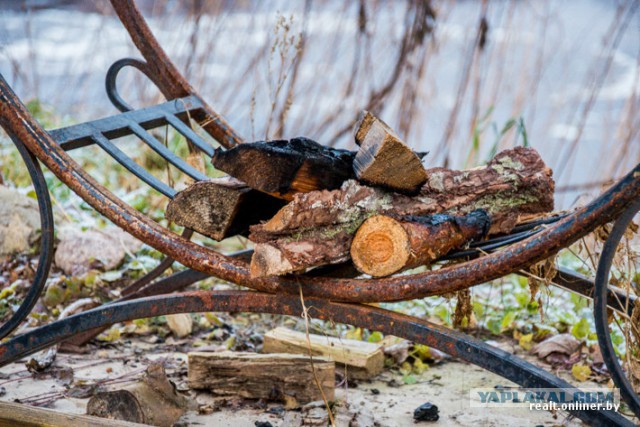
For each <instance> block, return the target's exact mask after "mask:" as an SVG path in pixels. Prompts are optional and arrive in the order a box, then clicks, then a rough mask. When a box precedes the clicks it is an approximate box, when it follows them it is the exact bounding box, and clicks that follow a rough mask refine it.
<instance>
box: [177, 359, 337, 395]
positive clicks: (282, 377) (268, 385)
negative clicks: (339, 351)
mask: <svg viewBox="0 0 640 427" xmlns="http://www.w3.org/2000/svg"><path fill="white" fill-rule="evenodd" d="M188 359H189V373H188V381H189V387H191V388H193V389H207V390H209V391H211V392H212V393H213V394H216V395H221V396H240V397H243V398H247V399H265V400H276V401H283V402H287V403H288V404H289V405H290V402H291V400H292V399H294V400H295V401H296V402H297V403H298V404H304V403H308V402H313V401H316V400H323V397H322V392H321V391H320V389H319V388H318V385H317V384H316V381H315V378H316V377H317V378H318V382H319V383H320V385H321V387H322V391H323V392H324V396H325V397H326V399H327V400H333V399H334V386H335V363H334V362H333V361H330V360H329V359H326V358H322V357H314V358H313V366H312V365H311V362H310V359H309V357H307V356H301V355H293V354H257V353H240V352H220V353H205V352H192V353H189V355H188ZM314 368H315V376H314Z"/></svg>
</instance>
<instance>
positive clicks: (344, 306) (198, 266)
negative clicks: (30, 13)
mask: <svg viewBox="0 0 640 427" xmlns="http://www.w3.org/2000/svg"><path fill="white" fill-rule="evenodd" d="M111 2H112V4H113V7H114V9H115V11H116V13H117V15H118V17H119V18H120V20H121V21H122V23H123V25H124V26H125V28H126V29H127V31H128V32H129V34H130V35H131V38H132V40H133V43H134V44H135V45H136V47H137V48H138V50H139V51H140V53H141V54H142V57H143V58H144V61H140V60H135V59H123V60H120V61H117V62H116V63H115V64H114V65H113V66H112V67H111V68H110V69H109V71H108V73H107V94H108V96H109V98H110V99H111V101H112V102H113V103H114V105H115V106H116V107H117V108H118V109H119V110H120V111H122V113H120V114H118V115H115V116H113V117H109V118H105V119H100V120H96V121H92V122H88V123H83V124H79V125H75V126H71V127H68V128H64V129H59V130H53V131H46V130H45V129H43V128H42V127H41V126H40V124H38V122H37V121H36V120H35V119H34V118H33V116H32V115H31V114H30V113H29V112H28V111H27V109H26V108H25V106H24V104H23V103H22V102H21V101H20V100H19V99H18V97H17V96H16V95H15V93H14V92H13V90H12V89H11V88H10V87H9V85H8V84H7V82H6V81H5V79H4V78H3V77H2V76H1V75H0V125H1V126H2V127H3V128H4V129H5V131H6V132H7V133H8V134H9V136H10V137H11V138H12V140H13V142H14V143H15V145H16V147H17V148H18V150H19V152H20V154H21V156H22V158H23V160H24V162H25V164H26V166H27V168H28V171H29V174H30V176H31V178H32V181H33V185H34V188H35V192H36V196H37V200H38V205H39V209H40V215H41V229H42V238H41V241H40V260H39V263H38V268H37V271H36V275H35V279H34V282H33V284H32V286H31V288H30V289H29V291H28V294H27V295H26V297H25V299H24V301H23V303H22V305H21V307H20V308H19V309H18V310H17V312H16V313H14V315H13V317H12V318H11V319H10V320H9V321H8V322H6V323H5V324H4V325H2V327H0V338H2V337H5V336H7V335H8V334H9V333H10V332H11V331H13V330H14V329H15V328H16V327H17V326H18V325H19V324H20V323H21V322H22V321H23V320H24V319H25V318H26V316H27V315H28V314H29V312H30V311H31V309H32V308H33V306H34V305H35V303H36V301H37V299H38V297H39V296H40V294H41V292H42V290H43V288H44V284H45V281H46V279H47V276H48V273H49V269H50V267H51V260H52V255H53V227H54V225H53V214H52V209H51V202H50V199H49V193H48V190H47V187H46V182H45V180H44V177H43V173H42V170H41V169H40V165H39V163H38V160H39V161H40V162H42V164H44V165H45V166H46V167H47V168H48V169H49V170H50V171H52V172H53V173H54V174H55V176H57V177H58V179H60V180H61V181H62V182H63V183H64V184H65V185H67V186H68V187H69V188H70V189H71V190H73V191H74V192H75V193H76V194H78V195H79V196H80V197H81V198H82V199H84V200H85V201H86V202H87V203H88V204H89V205H91V206H92V207H93V208H94V209H96V210H97V211H98V212H100V213H101V214H102V215H104V216H106V217H107V218H109V219H110V220H111V221H112V222H114V223H115V224H116V225H118V226H119V227H121V228H122V229H123V230H125V231H126V232H128V233H130V234H131V235H133V236H135V237H136V238H138V239H139V240H141V241H143V242H145V243H147V244H148V245H150V246H152V247H154V248H155V249H157V250H158V251H160V252H162V253H164V254H165V255H166V256H167V258H166V259H165V260H163V261H162V262H161V263H160V265H159V266H158V267H157V268H156V269H154V270H153V271H152V272H150V273H149V274H148V275H147V276H145V277H144V278H142V279H140V280H139V281H138V282H136V283H135V284H134V285H132V287H130V288H131V289H129V291H130V292H128V293H126V294H125V295H126V297H125V300H123V301H119V302H114V303H109V304H106V305H103V306H100V307H98V308H95V309H92V310H89V311H86V312H83V313H80V314H77V315H74V316H71V317H68V318H66V319H63V320H58V321H55V322H53V323H51V324H48V325H45V326H42V327H39V328H37V329H35V330H32V331H30V332H27V333H25V334H22V335H19V336H16V337H14V338H12V339H10V340H8V341H6V342H4V343H3V344H0V366H2V365H5V364H7V363H10V362H13V361H15V360H18V359H19V358H21V357H24V356H26V355H28V354H31V353H34V352H36V351H38V350H41V349H43V348H46V347H48V346H51V345H53V344H55V343H59V342H61V341H64V340H66V339H69V338H71V337H73V336H76V335H78V334H81V333H83V332H84V333H86V332H87V331H90V330H92V329H95V328H98V327H101V326H105V325H110V324H113V323H117V322H122V321H127V320H132V319H137V318H144V317H152V316H159V315H165V314H171V313H184V312H206V311H229V312H260V313H273V314H286V315H292V316H299V315H301V314H302V312H303V307H302V301H301V295H304V304H305V305H306V307H307V308H308V309H309V310H310V312H311V313H312V314H313V316H314V317H318V318H320V319H326V320H331V321H334V322H340V323H346V324H351V325H355V326H359V327H364V328H369V329H372V330H376V331H381V332H383V333H386V334H392V335H396V336H400V337H404V338H407V339H409V340H412V341H415V342H418V343H422V344H426V345H428V346H431V347H434V348H437V349H440V350H442V351H444V352H446V353H448V354H450V355H451V356H454V357H457V358H460V359H462V360H465V361H468V362H470V363H473V364H475V365H477V366H480V367H482V368H485V369H487V370H489V371H491V372H494V373H496V374H498V375H501V376H503V377H504V378H507V379H509V380H511V381H513V382H515V383H517V384H519V385H521V386H523V387H528V388H538V387H540V388H561V389H564V390H565V391H566V392H567V393H575V392H577V391H578V390H577V389H576V388H574V387H573V386H571V385H570V384H569V383H567V382H565V381H563V380H561V379H559V378H558V377H556V376H554V375H552V374H550V373H548V372H546V371H544V370H543V369H540V368H538V367H536V366H534V365H532V364H530V363H528V362H525V361H524V360H522V359H520V358H518V357H516V356H514V355H512V354H510V353H507V352H505V351H502V350H500V349H497V348H495V347H491V346H489V345H487V344H485V343H484V342H482V341H480V340H478V339H475V338H473V337H471V336H468V335H466V334H464V333H461V332H459V331H456V330H452V329H449V328H446V327H443V326H439V325H436V324H433V323H431V322H428V321H426V320H423V319H419V318H415V317H410V316H406V315H403V314H399V313H395V312H393V311H390V310H384V309H381V308H376V307H372V306H369V305H364V304H363V303H370V302H391V301H404V300H411V299H417V298H425V297H429V296H434V295H442V294H446V293H450V292H454V291H459V290H462V289H466V288H469V287H471V286H474V285H478V284H481V283H485V282H488V281H491V280H494V279H497V278H500V277H503V276H505V275H507V274H510V273H517V272H518V271H519V270H521V269H523V268H526V267H528V266H530V265H532V264H534V263H536V262H539V261H541V260H544V259H545V258H548V257H550V256H553V255H554V254H556V253H557V252H558V251H560V250H561V249H563V248H565V247H568V246H569V245H571V244H572V243H574V242H576V241H577V240H579V239H580V238H582V237H583V236H585V235H586V234H588V233H590V232H592V231H593V230H595V229H596V228H597V227H599V226H601V225H603V224H606V223H608V222H611V221H616V223H615V226H614V231H613V232H612V233H611V235H610V236H609V238H608V240H607V242H606V244H605V250H604V252H603V254H602V256H601V259H600V265H599V267H598V271H597V276H596V280H595V283H594V282H592V281H590V280H587V279H585V278H583V277H581V276H580V275H578V274H576V273H574V272H571V271H567V270H561V271H560V272H559V274H558V275H557V276H556V278H555V279H554V281H555V283H556V284H560V285H561V286H563V287H567V288H569V289H570V290H572V291H575V292H579V293H581V294H583V295H586V296H592V297H594V299H595V315H596V323H597V328H598V337H599V341H600V346H601V349H602V353H603V357H604V360H605V363H606V365H607V367H608V368H609V370H610V372H611V374H612V377H613V379H614V382H615V384H616V386H617V387H619V388H620V390H621V395H622V397H623V398H624V400H625V401H626V402H627V404H628V405H629V407H630V408H631V409H632V410H633V411H634V413H635V414H636V415H637V416H640V399H639V398H638V396H637V395H636V394H635V393H634V392H633V389H632V388H631V385H630V384H629V382H628V380H627V379H626V377H625V376H624V372H623V371H622V369H621V367H620V365H619V363H618V360H617V357H616V356H615V353H614V352H613V347H612V345H611V341H610V337H609V330H608V326H607V310H608V309H615V310H624V309H625V307H626V309H627V310H628V306H629V304H628V303H627V302H628V301H627V300H626V295H624V294H621V293H619V292H618V293H616V295H615V298H614V297H613V293H615V292H616V291H614V290H612V289H610V288H609V287H608V277H609V270H610V267H611V263H612V258H613V254H614V253H615V250H616V247H617V245H618V243H619V241H620V239H621V238H622V233H623V232H624V230H625V229H626V227H627V226H628V224H629V222H630V221H631V219H632V218H633V216H634V215H635V214H636V213H637V212H638V211H639V210H640V164H639V165H637V166H636V167H635V168H633V170H632V171H630V172H629V173H628V174H627V175H626V176H625V177H624V178H622V179H621V180H620V181H618V182H617V183H615V184H614V185H613V186H612V187H611V188H609V189H608V190H607V191H606V192H604V193H603V194H602V195H601V196H599V197H598V198H597V199H595V200H594V201H592V202H591V203H590V204H588V205H587V206H585V207H583V208H580V209H578V210H576V211H575V212H573V213H571V214H569V215H565V216H562V217H558V218H556V219H555V220H554V221H551V222H550V223H549V224H546V225H545V227H537V228H536V229H535V232H533V231H532V232H529V231H527V230H524V231H523V232H521V233H520V235H519V236H518V238H513V239H511V240H509V239H506V242H507V243H510V245H509V246H508V250H502V251H495V252H492V253H490V254H488V255H484V256H481V257H477V256H476V257H474V256H470V257H469V259H468V260H466V261H464V262H461V263H456V264H454V265H449V266H446V267H443V268H441V269H438V270H433V271H428V272H424V273H419V274H414V275H408V276H399V277H391V278H384V279H340V278H330V277H306V276H291V277H288V276H287V277H275V278H260V279H256V278H251V277H250V274H249V268H248V263H247V260H246V257H244V256H243V255H246V253H241V254H236V256H234V255H231V256H228V255H223V254H221V253H219V252H216V251H215V250H213V249H210V248H206V247H203V246H200V245H198V244H196V243H194V242H192V241H191V240H190V237H191V234H192V233H191V231H189V230H185V232H184V233H183V234H182V235H178V234H176V233H174V232H172V231H170V230H168V229H166V228H164V227H162V226H160V225H159V224H158V223H156V222H154V221H152V220H151V219H149V218H148V217H146V216H145V215H143V214H142V213H140V212H138V211H136V210H134V209H133V208H132V207H130V206H128V205H127V204H125V203H124V202H123V201H121V200H120V199H118V198H117V197H116V196H115V195H114V194H112V193H111V192H110V191H109V190H107V189H106V188H104V187H103V186H102V185H100V184H99V183H98V182H96V181H95V180H94V179H93V178H92V177H91V176H89V175H88V174H87V173H86V172H85V171H84V170H82V168H81V167H80V165H78V163H76V162H75V161H74V160H73V159H72V158H71V157H70V156H69V155H68V154H67V151H70V150H75V149H80V148H82V147H85V146H88V145H93V144H95V145H98V146H99V147H101V148H102V149H103V150H104V151H105V152H107V153H108V154H109V155H111V156H112V157H113V158H114V159H116V160H117V161H118V162H119V163H121V164H122V165H123V166H124V167H125V168H126V169H128V170H129V171H130V172H131V173H133V174H134V175H136V176H137V177H138V178H140V179H141V180H143V181H144V182H146V183H147V184H149V185H150V186H151V187H153V188H154V189H155V190H157V191H159V192H160V193H162V194H164V195H165V196H167V197H169V198H171V197H173V196H174V195H175V190H174V189H172V188H171V187H170V186H168V185H167V184H165V183H164V182H162V181H160V180H159V179H157V178H155V177H153V176H152V175H151V174H149V173H148V172H147V171H146V170H144V168H142V167H141V166H140V165H138V164H137V163H135V162H134V161H133V160H132V159H131V158H129V157H127V156H126V154H125V153H123V152H122V151H121V150H120V149H119V148H118V146H117V144H116V143H114V142H112V140H113V139H115V138H119V137H121V136H124V135H135V136H136V137H137V138H138V139H139V140H140V141H142V143H144V144H147V145H148V146H149V147H150V148H151V149H153V150H154V151H156V152H157V153H158V154H159V155H161V156H162V157H163V158H165V159H166V160H167V161H168V162H169V163H171V164H172V165H174V166H175V167H177V168H178V169H180V170H181V171H182V172H184V173H186V174H187V175H189V176H191V177H192V178H194V179H196V180H200V179H206V176H204V175H203V174H202V173H201V172H199V171H197V170H195V169H194V168H192V167H191V166H190V165H189V164H187V163H186V162H185V161H184V160H182V159H180V158H179V157H177V156H176V155H175V154H173V152H171V151H170V150H168V149H167V148H166V147H165V146H164V145H163V144H161V143H160V142H159V141H158V140H157V139H156V138H154V137H153V136H152V135H151V134H150V133H149V132H148V131H149V130H151V129H153V128H157V127H159V126H165V125H169V126H171V127H173V128H174V129H176V131H178V132H179V133H180V134H182V135H183V136H184V137H185V138H186V139H187V140H188V141H189V143H190V144H191V148H193V149H197V150H200V151H202V152H204V153H206V154H208V155H211V154H212V153H213V147H212V146H211V145H210V144H209V143H207V142H206V141H204V140H203V139H202V138H200V137H199V136H198V134H197V133H196V132H194V130H193V129H192V128H191V126H190V123H191V120H190V119H193V120H195V121H196V122H198V123H200V124H201V126H202V128H203V129H204V131H205V132H207V133H208V134H209V135H210V136H211V137H213V138H214V139H215V140H216V141H217V142H218V143H219V144H220V145H221V146H223V147H225V148H230V147H233V146H235V145H237V144H241V143H242V142H243V139H242V138H241V137H240V136H239V135H238V134H237V133H236V132H235V131H234V130H233V129H232V128H231V127H230V126H229V125H228V124H227V123H226V122H225V121H224V119H223V118H222V117H221V116H219V115H218V114H217V113H215V112H214V111H213V109H212V108H211V107H210V106H209V105H208V104H207V103H206V102H205V101H204V100H203V99H202V98H201V97H200V96H199V95H198V94H197V93H196V91H195V90H194V89H193V88H192V87H191V85H190V84H189V83H188V82H187V81H186V80H185V79H184V77H183V76H182V75H181V74H180V72H179V71H178V70H177V68H176V67H175V66H174V64H173V63H172V62H171V61H170V59H169V58H168V57H167V55H166V54H165V53H164V51H163V50H162V49H161V47H160V46H159V44H158V42H157V41H156V39H155V37H154V36H153V34H152V33H151V31H150V29H149V27H148V25H147V23H146V22H145V20H144V18H143V17H142V15H141V13H140V11H139V9H138V8H137V6H136V5H135V3H134V2H133V1H127V0H111ZM126 66H132V67H135V68H137V69H139V70H140V71H142V72H143V73H144V74H146V75H147V76H148V77H149V78H150V79H151V80H152V81H153V82H154V83H155V85H156V86H157V87H158V88H159V89H160V91H161V92H162V93H163V95H164V96H165V98H166V99H167V102H165V103H163V104H160V105H157V106H153V107H150V108H143V109H139V110H133V109H131V108H130V107H129V106H128V105H127V104H126V102H125V101H124V100H123V99H122V98H121V97H120V95H119V94H118V92H117V90H116V77H117V74H118V72H119V71H120V70H121V69H122V68H123V67H126ZM530 228H531V227H530ZM503 240H504V239H503ZM502 243H504V242H502ZM498 246H500V245H498ZM462 255H464V256H468V255H473V254H468V253H467V254H465V253H463V254H462ZM174 260H175V261H178V262H180V263H181V264H183V265H185V266H186V267H187V268H188V269H187V270H185V271H182V272H179V273H175V274H173V275H171V276H168V277H166V278H163V279H159V280H156V279H157V278H158V277H159V276H160V275H161V274H162V272H164V271H165V270H166V269H167V268H168V267H169V266H171V264H172V263H173V262H174ZM209 276H215V277H218V278H220V279H223V280H226V281H229V282H233V283H235V284H238V285H241V286H243V287H246V288H249V289H251V290H248V291H197V292H182V293H174V294H168V293H170V292H174V291H176V290H180V289H183V288H184V287H185V286H187V285H189V284H191V283H195V282H197V281H199V280H202V279H204V278H206V277H209ZM154 280H155V281H154ZM158 289H161V290H162V291H163V292H165V294H164V295H160V296H148V295H151V294H153V293H154V292H155V293H157V291H158ZM255 291H258V292H255ZM630 303H631V305H633V303H634V300H633V299H632V300H631V301H630ZM573 415H575V416H577V417H579V418H581V419H582V420H584V421H586V422H589V423H592V424H593V425H633V424H631V423H630V422H629V421H628V420H627V419H625V418H624V417H622V416H620V415H619V414H617V413H614V412H611V411H604V410H601V411H582V410H576V411H573Z"/></svg>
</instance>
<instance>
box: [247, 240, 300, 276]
mask: <svg viewBox="0 0 640 427" xmlns="http://www.w3.org/2000/svg"><path fill="white" fill-rule="evenodd" d="M293 271H294V267H293V266H292V265H291V263H290V262H289V260H288V259H287V257H286V256H285V255H284V254H283V253H282V251H281V250H280V249H278V248H276V247H275V246H272V245H270V244H268V243H259V244H257V245H256V246H255V248H254V252H253V256H252V257H251V269H250V274H251V277H253V278H256V277H267V276H279V275H283V274H287V273H290V272H293Z"/></svg>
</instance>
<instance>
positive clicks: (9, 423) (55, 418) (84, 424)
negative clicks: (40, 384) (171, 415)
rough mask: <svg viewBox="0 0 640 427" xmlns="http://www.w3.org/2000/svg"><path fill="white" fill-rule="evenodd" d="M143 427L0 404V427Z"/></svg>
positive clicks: (9, 403)
mask: <svg viewBox="0 0 640 427" xmlns="http://www.w3.org/2000/svg"><path fill="white" fill-rule="evenodd" d="M143 425H144V424H137V423H130V422H126V421H120V420H108V419H105V418H98V417H92V416H89V415H81V414H65V413H62V412H58V411H54V410H52V409H46V408H38V407H35V406H27V405H23V404H20V403H13V402H0V427H15V426H28V427H36V426H37V427H70V426H73V427H136V426H143Z"/></svg>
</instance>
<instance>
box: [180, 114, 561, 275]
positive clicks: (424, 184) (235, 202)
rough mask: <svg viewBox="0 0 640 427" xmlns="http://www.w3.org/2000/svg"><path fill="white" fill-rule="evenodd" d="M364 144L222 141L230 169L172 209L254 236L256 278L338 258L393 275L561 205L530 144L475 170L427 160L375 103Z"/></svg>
mask: <svg viewBox="0 0 640 427" xmlns="http://www.w3.org/2000/svg"><path fill="white" fill-rule="evenodd" d="M355 142H356V144H357V145H358V146H359V149H358V151H355V152H354V151H348V150H338V149H334V148H328V147H325V146H322V145H320V144H318V143H316V142H314V141H311V140H309V139H306V138H295V139H292V140H290V141H268V142H255V143H247V144H242V145H239V146H237V147H235V148H233V149H230V150H226V151H223V150H220V149H219V150H217V151H216V153H215V155H214V156H213V160H212V162H213V165H214V166H215V167H216V168H217V169H218V170H221V171H224V172H226V173H227V174H229V176H228V177H224V178H219V179H213V180H210V181H202V182H198V183H195V184H193V185H192V186H191V187H189V188H187V189H186V190H184V191H182V192H180V193H179V194H178V195H177V196H176V198H175V199H174V200H172V202H171V203H170V204H169V206H168V209H167V218H168V219H169V220H172V221H174V222H175V223H177V224H179V225H182V226H185V227H188V228H191V229H193V230H195V231H197V232H199V233H201V234H204V235H206V236H209V237H211V238H213V239H215V240H222V239H224V238H226V237H229V236H233V235H238V234H240V235H248V237H249V239H250V240H251V241H252V242H253V243H254V244H255V247H254V253H253V256H252V259H251V274H252V275H253V276H255V277H262V276H272V275H284V274H289V273H304V272H307V271H308V270H309V269H314V268H316V267H322V266H330V265H348V266H350V267H351V269H353V268H352V267H353V265H355V268H356V269H357V271H358V272H360V273H364V274H368V275H371V276H374V277H382V276H388V275H391V274H394V273H397V272H400V271H403V270H406V269H409V268H414V267H417V266H421V265H428V264H429V263H432V262H433V261H435V260H437V259H438V258H440V257H442V256H443V255H445V254H447V253H448V252H450V251H452V250H454V249H459V248H462V247H464V246H465V245H467V244H468V243H469V242H471V241H473V240H480V239H484V238H486V236H488V235H492V234H501V233H508V232H509V231H511V230H512V229H513V228H514V227H515V226H516V224H517V223H518V222H519V221H521V220H522V219H523V218H527V217H531V216H532V215H536V214H542V213H545V212H550V211H552V210H553V189H554V182H553V179H552V172H551V169H549V168H548V167H547V166H546V165H545V164H544V162H543V161H542V159H541V158H540V156H539V155H538V153H537V152H536V151H535V150H533V149H531V148H523V147H518V148H514V149H509V150H505V151H502V152H500V153H499V154H497V155H496V156H495V157H494V158H493V159H492V160H491V161H490V162H489V163H487V165H486V166H484V167H479V168H475V169H470V170H463V171H456V170H449V169H445V168H431V169H425V168H424V166H423V165H422V161H421V158H422V156H423V154H419V153H415V152H414V151H412V150H411V149H410V148H409V147H408V146H407V145H406V144H405V143H404V142H403V141H402V140H401V139H400V138H399V137H398V136H397V135H396V134H395V133H394V132H393V130H392V129H390V128H389V126H387V125H386V124H385V123H384V122H382V121H381V120H379V119H378V118H376V117H374V116H373V115H372V114H370V113H368V112H365V113H364V114H363V116H362V118H361V120H360V121H359V123H358V124H357V126H356V131H355ZM345 263H346V264H345ZM320 270H322V269H320ZM317 271H318V269H315V270H314V272H313V273H314V274H320V273H317ZM334 274H340V273H339V270H338V269H334Z"/></svg>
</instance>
